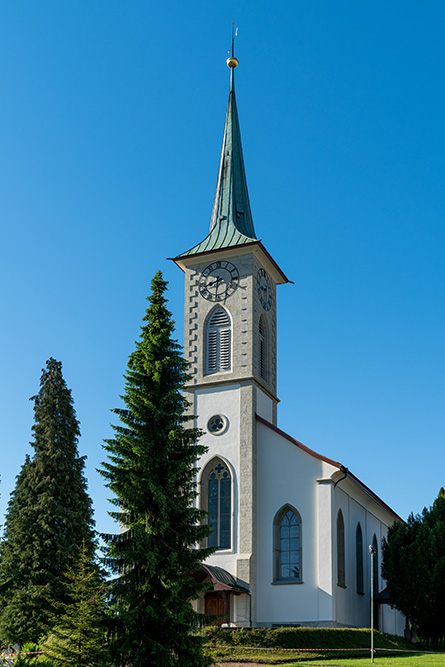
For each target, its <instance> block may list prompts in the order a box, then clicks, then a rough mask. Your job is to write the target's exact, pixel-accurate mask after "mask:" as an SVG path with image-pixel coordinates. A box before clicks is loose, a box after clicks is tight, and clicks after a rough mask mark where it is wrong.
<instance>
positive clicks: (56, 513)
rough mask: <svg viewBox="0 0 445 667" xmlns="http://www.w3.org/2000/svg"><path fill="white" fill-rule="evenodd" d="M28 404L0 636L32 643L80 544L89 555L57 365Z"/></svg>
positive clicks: (84, 503)
mask: <svg viewBox="0 0 445 667" xmlns="http://www.w3.org/2000/svg"><path fill="white" fill-rule="evenodd" d="M31 400H33V401H34V420H35V422H34V425H33V427H32V431H33V435H34V437H33V441H32V442H31V445H32V447H33V448H34V456H33V457H32V458H31V457H29V456H27V458H26V460H25V463H24V465H23V467H22V469H21V471H20V474H19V475H18V477H17V483H16V486H15V489H14V491H13V493H12V495H11V499H10V502H9V505H8V511H7V516H6V522H5V533H4V539H3V541H2V543H1V545H0V638H1V639H2V640H4V641H8V642H11V643H18V644H23V643H25V642H37V641H38V640H39V639H40V637H41V636H42V635H44V634H45V633H46V632H47V630H48V629H49V628H50V626H51V622H50V621H49V613H50V611H51V608H52V605H53V604H54V603H58V602H63V601H65V600H66V599H67V593H66V576H65V572H66V570H67V567H68V566H69V564H70V562H71V561H72V558H73V557H74V556H75V554H76V553H77V551H78V549H79V547H80V545H81V544H82V543H83V542H85V545H86V549H87V553H88V554H89V557H90V558H92V557H93V553H94V548H95V544H94V530H93V519H92V508H91V500H90V498H89V496H88V493H87V484H86V480H85V477H84V472H83V470H84V465H85V457H80V456H79V454H78V451H77V443H78V438H79V435H80V432H79V422H78V421H77V419H76V414H75V411H74V406H73V400H72V397H71V392H70V390H69V389H68V387H67V386H66V383H65V381H64V379H63V376H62V364H61V363H60V362H58V361H56V360H55V359H52V358H51V359H49V360H48V361H47V363H46V368H45V369H44V370H43V372H42V377H41V381H40V391H39V393H38V394H37V395H36V396H34V397H33V398H32V399H31Z"/></svg>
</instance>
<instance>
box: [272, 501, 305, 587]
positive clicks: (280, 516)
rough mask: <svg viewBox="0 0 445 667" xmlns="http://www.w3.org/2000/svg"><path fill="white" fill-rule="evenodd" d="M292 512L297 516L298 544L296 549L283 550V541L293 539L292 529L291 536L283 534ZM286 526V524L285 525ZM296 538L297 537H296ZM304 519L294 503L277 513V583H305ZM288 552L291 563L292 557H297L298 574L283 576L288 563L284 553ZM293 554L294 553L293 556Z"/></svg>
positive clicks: (274, 578) (274, 544) (275, 540)
mask: <svg viewBox="0 0 445 667" xmlns="http://www.w3.org/2000/svg"><path fill="white" fill-rule="evenodd" d="M289 512H290V513H292V515H293V516H294V517H295V519H296V522H297V524H296V525H297V526H298V536H297V539H298V544H297V547H296V549H292V548H291V546H290V545H289V548H288V549H286V551H283V549H282V546H283V541H285V540H286V539H289V540H290V539H291V534H290V529H289V537H288V538H286V537H284V536H282V531H281V528H282V524H283V520H284V519H285V517H286V516H287V515H288V513H289ZM283 527H284V526H283ZM294 539H295V538H294ZM302 544H303V539H302V521H301V516H300V513H299V512H298V510H296V509H295V507H292V505H284V506H283V507H282V508H281V509H280V510H278V512H277V513H276V515H275V518H274V523H273V551H274V553H273V582H274V583H276V584H301V583H303V558H302V555H303V550H302ZM286 552H287V556H286V560H288V561H289V564H291V560H292V558H295V563H296V567H297V568H298V576H283V567H285V566H286V565H288V563H285V562H283V557H284V554H285V553H286ZM292 554H294V555H293V556H292Z"/></svg>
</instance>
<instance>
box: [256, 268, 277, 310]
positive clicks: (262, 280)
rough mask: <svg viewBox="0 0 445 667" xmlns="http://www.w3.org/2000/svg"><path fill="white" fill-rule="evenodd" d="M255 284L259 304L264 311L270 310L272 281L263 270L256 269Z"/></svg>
mask: <svg viewBox="0 0 445 667" xmlns="http://www.w3.org/2000/svg"><path fill="white" fill-rule="evenodd" d="M256 284H257V289H258V296H259V298H260V303H261V305H262V306H263V308H264V310H270V309H271V306H272V298H273V297H272V280H271V278H270V276H269V275H268V274H267V273H266V271H265V270H264V269H258V273H257V277H256Z"/></svg>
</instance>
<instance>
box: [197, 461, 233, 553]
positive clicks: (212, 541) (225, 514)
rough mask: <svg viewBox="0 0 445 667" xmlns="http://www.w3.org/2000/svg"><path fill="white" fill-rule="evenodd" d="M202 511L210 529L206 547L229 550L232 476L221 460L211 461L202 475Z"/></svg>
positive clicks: (230, 541)
mask: <svg viewBox="0 0 445 667" xmlns="http://www.w3.org/2000/svg"><path fill="white" fill-rule="evenodd" d="M202 485H203V489H202V491H203V496H204V497H203V500H204V502H203V503H202V505H203V507H204V509H206V510H207V512H208V517H207V520H208V524H209V526H210V528H211V529H212V533H211V535H209V537H208V538H207V546H209V547H216V548H217V549H230V548H231V546H232V476H231V474H230V470H229V468H228V466H227V464H226V463H224V461H222V460H221V459H219V458H217V459H213V460H212V461H210V463H209V464H208V466H207V467H206V469H205V471H204V474H203V480H202Z"/></svg>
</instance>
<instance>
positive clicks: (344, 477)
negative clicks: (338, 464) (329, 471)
mask: <svg viewBox="0 0 445 667" xmlns="http://www.w3.org/2000/svg"><path fill="white" fill-rule="evenodd" d="M342 471H343V472H344V473H345V474H344V476H343V477H340V479H337V481H336V482H335V483H334V489H335V487H336V486H337V484H338V483H339V482H342V481H343V480H344V479H346V477H347V476H348V469H347V468H344V467H343V466H342Z"/></svg>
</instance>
